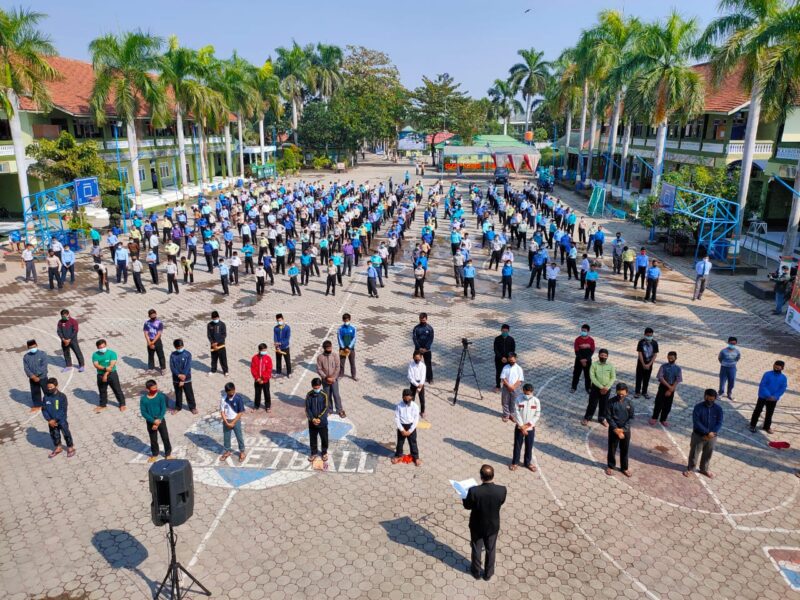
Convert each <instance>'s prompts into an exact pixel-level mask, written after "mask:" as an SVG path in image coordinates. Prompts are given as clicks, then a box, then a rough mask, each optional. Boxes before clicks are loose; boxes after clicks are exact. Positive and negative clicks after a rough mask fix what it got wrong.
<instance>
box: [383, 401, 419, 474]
mask: <svg viewBox="0 0 800 600" xmlns="http://www.w3.org/2000/svg"><path fill="white" fill-rule="evenodd" d="M413 398H414V395H413V392H412V391H411V390H403V399H402V400H401V401H400V402H399V403H398V404H397V406H396V407H395V409H394V425H395V428H396V430H397V443H396V445H395V449H394V456H393V457H392V461H391V462H392V464H393V465H396V464H397V463H399V462H400V461H401V460H402V458H403V447H404V446H405V441H406V439H408V445H409V449H410V451H411V459H412V460H413V461H414V464H415V465H416V466H418V467H419V466H421V465H422V461H421V460H420V458H419V447H418V446H417V425H418V424H419V419H420V412H419V407H418V406H417V405H416V404H415V403H414V401H413Z"/></svg>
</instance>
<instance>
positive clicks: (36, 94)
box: [0, 9, 59, 212]
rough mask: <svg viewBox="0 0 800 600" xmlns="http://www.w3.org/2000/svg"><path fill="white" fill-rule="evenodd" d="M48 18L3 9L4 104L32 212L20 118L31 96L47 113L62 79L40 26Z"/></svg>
mask: <svg viewBox="0 0 800 600" xmlns="http://www.w3.org/2000/svg"><path fill="white" fill-rule="evenodd" d="M44 16H45V15H43V14H42V13H38V12H33V11H30V10H24V9H12V10H9V11H6V10H3V9H0V71H2V77H1V79H2V83H1V84H0V103H2V105H3V109H4V110H5V112H6V115H7V116H8V124H9V128H10V129H11V141H12V142H13V145H14V160H16V162H17V179H18V180H19V193H20V196H21V197H22V208H23V210H24V211H25V212H28V211H29V210H30V201H29V200H28V194H29V193H30V192H29V190H28V169H27V159H26V158H25V141H24V140H23V137H22V122H21V121H20V117H19V110H20V106H19V99H20V98H21V97H22V96H27V97H30V98H31V99H32V100H33V101H34V102H35V103H36V106H37V107H38V108H39V110H41V111H43V112H47V111H48V110H49V108H50V106H51V101H50V93H49V91H48V89H47V87H46V85H45V84H46V83H47V82H48V81H54V80H56V79H58V77H59V75H58V72H57V71H56V70H55V69H54V68H53V67H52V66H51V65H50V63H48V62H47V60H46V57H48V56H53V55H54V54H55V53H56V50H55V47H54V46H53V43H52V42H51V41H50V38H49V37H48V36H46V35H44V34H43V33H41V32H40V31H39V30H38V29H37V26H38V24H39V21H40V20H42V19H43V18H44Z"/></svg>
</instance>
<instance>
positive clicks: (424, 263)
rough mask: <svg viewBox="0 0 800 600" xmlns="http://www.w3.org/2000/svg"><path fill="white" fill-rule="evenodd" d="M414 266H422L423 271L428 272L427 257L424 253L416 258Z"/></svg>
mask: <svg viewBox="0 0 800 600" xmlns="http://www.w3.org/2000/svg"><path fill="white" fill-rule="evenodd" d="M415 266H416V267H422V268H423V269H425V272H426V273H427V272H428V257H427V256H426V255H425V254H420V256H419V258H418V259H417V264H416V265H415Z"/></svg>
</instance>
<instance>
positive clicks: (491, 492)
mask: <svg viewBox="0 0 800 600" xmlns="http://www.w3.org/2000/svg"><path fill="white" fill-rule="evenodd" d="M493 480H494V467H492V466H491V465H481V485H476V486H473V487H471V488H469V491H467V495H466V497H465V498H464V499H463V500H462V504H463V505H464V508H466V509H467V510H470V511H472V512H471V513H470V515H469V539H470V547H471V550H472V559H471V565H470V573H471V574H472V576H473V577H474V578H475V579H478V578H479V577H480V576H481V554H482V553H483V551H484V549H485V550H486V557H485V562H484V571H483V579H484V580H485V581H489V580H490V579H491V578H492V576H493V575H494V563H495V551H496V547H497V534H498V533H499V532H500V507H501V506H502V505H503V504H504V503H505V501H506V495H507V490H506V488H505V487H504V486H502V485H495V483H494V481H493Z"/></svg>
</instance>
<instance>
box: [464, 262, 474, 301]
mask: <svg viewBox="0 0 800 600" xmlns="http://www.w3.org/2000/svg"><path fill="white" fill-rule="evenodd" d="M467 289H469V290H470V292H471V294H472V299H473V300H474V299H475V267H474V266H473V265H472V260H468V261H467V262H466V263H465V264H464V298H466V297H467Z"/></svg>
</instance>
